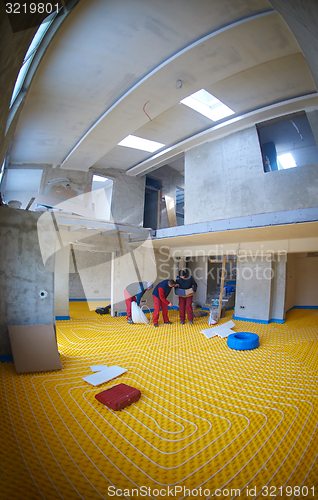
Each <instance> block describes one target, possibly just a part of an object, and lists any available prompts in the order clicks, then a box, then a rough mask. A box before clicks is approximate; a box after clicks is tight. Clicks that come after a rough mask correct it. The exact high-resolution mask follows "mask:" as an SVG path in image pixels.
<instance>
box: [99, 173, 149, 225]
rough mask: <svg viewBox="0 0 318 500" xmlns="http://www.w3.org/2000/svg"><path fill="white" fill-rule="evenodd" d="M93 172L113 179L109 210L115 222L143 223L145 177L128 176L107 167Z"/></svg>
mask: <svg viewBox="0 0 318 500" xmlns="http://www.w3.org/2000/svg"><path fill="white" fill-rule="evenodd" d="M94 174H97V175H104V176H107V177H109V178H110V179H112V180H113V181H114V184H113V195H112V204H111V212H112V218H113V220H114V221H115V222H124V223H126V224H135V225H137V226H142V225H143V220H144V205H145V184H146V177H130V176H128V175H126V173H125V172H122V171H120V170H115V169H112V168H107V169H104V170H98V169H96V168H94Z"/></svg>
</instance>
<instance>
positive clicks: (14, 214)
mask: <svg viewBox="0 0 318 500" xmlns="http://www.w3.org/2000/svg"><path fill="white" fill-rule="evenodd" d="M40 216H41V215H40V214H39V213H35V212H29V211H26V210H14V209H12V208H8V207H5V206H4V207H1V208H0V238H1V246H0V261H1V273H0V288H1V301H0V355H3V356H10V355H11V346H10V342H9V336H8V331H7V325H39V324H45V323H51V324H53V323H54V298H53V272H52V270H50V267H49V266H47V267H44V265H43V259H42V253H41V249H40V246H39V238H38V227H37V222H38V220H39V218H40ZM45 234H46V236H47V237H48V234H47V233H45Z"/></svg>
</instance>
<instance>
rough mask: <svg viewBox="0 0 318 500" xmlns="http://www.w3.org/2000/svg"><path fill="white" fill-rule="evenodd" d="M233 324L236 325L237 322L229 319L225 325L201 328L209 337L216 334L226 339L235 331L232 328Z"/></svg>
mask: <svg viewBox="0 0 318 500" xmlns="http://www.w3.org/2000/svg"><path fill="white" fill-rule="evenodd" d="M233 326H235V323H234V322H233V321H228V322H227V323H224V324H223V325H219V326H214V327H213V328H207V329H206V330H201V333H203V334H204V335H205V336H206V338H207V339H210V338H211V337H215V336H216V335H218V336H219V337H221V338H222V339H224V338H226V337H228V336H229V335H231V334H232V333H234V332H233V330H231V328H233Z"/></svg>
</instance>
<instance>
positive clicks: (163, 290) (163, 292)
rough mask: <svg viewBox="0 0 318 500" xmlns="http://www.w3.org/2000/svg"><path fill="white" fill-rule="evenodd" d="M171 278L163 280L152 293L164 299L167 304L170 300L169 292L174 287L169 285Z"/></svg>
mask: <svg viewBox="0 0 318 500" xmlns="http://www.w3.org/2000/svg"><path fill="white" fill-rule="evenodd" d="M168 282H169V280H163V281H161V282H160V283H158V285H157V286H156V287H155V289H154V291H153V292H152V295H154V296H155V297H157V298H158V299H160V300H162V301H163V302H164V303H165V304H169V301H168V300H166V299H167V297H168V295H169V293H170V292H171V290H172V287H171V286H169V285H168Z"/></svg>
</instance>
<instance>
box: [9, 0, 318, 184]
mask: <svg viewBox="0 0 318 500" xmlns="http://www.w3.org/2000/svg"><path fill="white" fill-rule="evenodd" d="M177 80H181V82H182V87H181V88H177V85H176V82H177ZM201 88H204V89H206V90H207V91H208V92H210V93H211V94H212V95H214V96H215V97H217V98H219V99H220V100H221V101H222V102H224V103H225V104H226V105H228V106H229V107H230V108H231V109H233V110H234V112H235V115H232V116H231V117H230V118H231V127H232V128H229V130H231V131H232V130H233V127H241V126H242V123H243V122H242V120H244V119H245V117H247V116H248V117H249V122H248V123H249V124H250V123H255V122H257V121H258V120H262V119H265V118H266V119H267V118H269V117H271V116H276V115H277V114H278V113H284V110H286V112H292V111H297V110H299V109H304V105H306V106H308V107H310V105H311V103H314V104H317V97H316V87H315V84H314V81H313V79H312V76H311V74H310V71H309V69H308V67H307V64H306V60H305V58H304V56H303V55H302V52H301V50H300V48H299V46H298V44H297V42H296V40H295V38H294V36H293V35H292V33H291V32H290V30H289V28H288V27H287V25H286V24H285V22H284V21H283V19H282V18H281V17H280V15H279V14H278V13H277V12H276V11H275V10H274V9H273V8H272V7H271V5H270V4H269V2H267V1H266V0H196V1H195V2H194V1H193V0H174V1H173V2H171V1H168V0H148V1H147V2H146V1H144V0H107V1H106V0H80V2H79V3H78V4H77V5H76V7H75V8H74V9H73V10H72V11H71V12H70V14H69V15H68V16H67V18H66V19H65V21H64V22H63V24H62V25H61V26H60V28H59V29H58V31H57V33H56V34H55V36H54V37H53V39H52V41H51V43H50V45H49V46H48V48H47V50H46V52H45V54H44V56H43V58H42V60H41V62H40V65H39V67H38V69H37V71H36V74H35V76H34V78H33V81H32V84H31V86H30V89H29V91H28V95H27V99H26V102H25V105H24V108H23V110H22V113H21V115H20V119H19V122H18V126H17V129H16V133H15V137H14V141H13V144H12V149H11V154H10V162H11V163H12V164H21V163H24V164H43V163H45V164H55V165H56V164H61V166H62V168H66V169H75V170H82V171H87V170H88V169H89V168H91V167H98V169H99V171H100V170H101V169H107V168H117V169H121V170H125V171H129V169H131V168H133V167H135V166H136V165H138V164H141V167H140V168H138V167H137V168H136V169H135V170H131V171H130V172H129V173H130V174H132V175H140V174H141V173H142V172H143V171H145V168H147V167H151V168H154V166H155V168H156V165H157V166H161V165H162V164H169V165H171V166H172V167H173V168H176V170H178V171H179V172H182V170H183V159H182V152H183V151H184V150H185V149H187V148H189V147H191V146H192V145H193V144H197V143H198V141H203V140H207V139H213V137H215V136H216V134H217V133H220V127H219V125H220V123H221V124H222V121H221V122H220V123H219V122H217V123H214V122H211V120H209V119H208V118H206V117H204V116H202V115H200V114H199V113H197V112H196V111H194V110H192V109H189V108H187V107H186V106H184V105H183V104H180V100H181V99H183V98H185V97H187V96H188V95H190V94H192V93H194V92H195V91H197V90H200V89H201ZM312 95H313V96H312ZM304 96H309V97H307V98H305V97H304ZM312 99H315V101H312ZM233 117H234V119H235V120H234V125H233ZM264 117H265V118H264ZM223 122H224V123H223V129H224V130H225V133H226V130H227V120H226V119H225V120H223ZM128 134H134V135H137V136H140V137H144V138H147V139H151V140H155V141H158V142H161V143H163V144H164V145H165V146H164V148H163V150H164V151H165V153H164V154H163V155H160V151H159V155H158V154H155V155H154V154H153V153H146V152H142V151H138V150H134V149H130V148H125V147H122V146H118V145H117V144H118V142H119V141H121V140H122V139H123V138H124V137H126V136H127V135H128ZM195 141H196V142H195ZM176 154H179V156H178V157H177V160H176V161H174V159H173V158H174V156H175V155H176ZM180 154H181V156H180Z"/></svg>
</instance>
